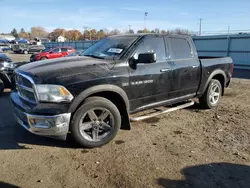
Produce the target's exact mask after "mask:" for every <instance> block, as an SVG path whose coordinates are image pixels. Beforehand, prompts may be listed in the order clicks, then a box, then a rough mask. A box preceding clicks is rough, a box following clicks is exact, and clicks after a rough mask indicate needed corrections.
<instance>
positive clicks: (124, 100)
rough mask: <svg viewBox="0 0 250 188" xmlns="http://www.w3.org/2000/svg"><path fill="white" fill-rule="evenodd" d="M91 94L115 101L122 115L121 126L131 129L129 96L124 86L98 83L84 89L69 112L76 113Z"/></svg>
mask: <svg viewBox="0 0 250 188" xmlns="http://www.w3.org/2000/svg"><path fill="white" fill-rule="evenodd" d="M91 96H100V97H104V98H106V99H108V100H110V101H111V102H113V103H114V104H115V105H116V107H117V108H118V110H119V112H120V114H121V116H122V126H121V128H122V129H126V130H130V121H129V109H130V107H129V100H128V96H127V94H126V93H125V91H124V90H123V89H122V88H120V87H118V86H115V85H109V84H105V85H98V86H93V87H91V88H88V89H86V90H84V91H83V92H81V93H80V94H79V95H78V96H77V97H76V98H75V99H74V100H73V102H72V103H71V105H70V108H69V112H71V113H74V112H75V111H76V110H77V109H78V108H79V107H80V106H81V105H82V104H83V102H84V100H85V99H86V98H88V97H91Z"/></svg>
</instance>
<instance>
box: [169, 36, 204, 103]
mask: <svg viewBox="0 0 250 188" xmlns="http://www.w3.org/2000/svg"><path fill="white" fill-rule="evenodd" d="M167 41H168V44H169V46H170V65H171V69H172V74H171V78H170V79H171V82H172V84H171V91H172V93H171V98H177V97H184V96H189V95H190V96H191V95H195V94H196V92H197V89H198V87H199V83H200V74H201V71H200V62H199V59H198V58H197V55H196V51H195V49H193V48H192V46H193V43H192V41H191V39H189V38H188V37H179V36H178V37H172V36H169V37H167Z"/></svg>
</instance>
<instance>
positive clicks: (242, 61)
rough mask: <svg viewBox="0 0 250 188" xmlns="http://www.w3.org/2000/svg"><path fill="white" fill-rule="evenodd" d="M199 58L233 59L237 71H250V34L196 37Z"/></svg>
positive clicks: (194, 38)
mask: <svg viewBox="0 0 250 188" xmlns="http://www.w3.org/2000/svg"><path fill="white" fill-rule="evenodd" d="M193 40H194V43H195V46H196V49H197V52H198V55H199V56H208V57H224V56H230V57H231V58H232V59H233V62H234V65H235V68H236V69H244V70H250V34H237V35H217V36H195V37H193Z"/></svg>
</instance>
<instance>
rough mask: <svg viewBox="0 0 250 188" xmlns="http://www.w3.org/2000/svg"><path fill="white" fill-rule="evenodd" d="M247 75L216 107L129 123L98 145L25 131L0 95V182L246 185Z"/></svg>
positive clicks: (201, 187) (249, 138)
mask: <svg viewBox="0 0 250 188" xmlns="http://www.w3.org/2000/svg"><path fill="white" fill-rule="evenodd" d="M249 177H250V80H241V79H233V81H232V84H231V85H230V88H229V89H226V91H225V96H224V97H223V98H222V101H221V103H220V105H219V107H218V108H217V109H215V110H199V109H198V108H197V107H196V106H194V107H192V108H189V109H184V110H179V111H176V112H172V113H169V114H166V115H162V116H158V117H155V118H152V119H150V120H147V121H143V122H137V123H132V130H130V131H125V130H121V131H120V132H119V133H118V135H117V137H116V138H115V139H114V141H112V142H111V143H109V144H108V145H105V146H103V147H101V148H95V149H84V148H77V146H76V145H75V144H74V143H73V142H72V141H71V139H70V138H69V139H68V140H67V141H65V142H63V141H57V140H53V139H49V138H44V137H40V136H35V135H32V134H30V133H28V132H26V131H25V130H23V129H22V128H21V127H20V126H19V125H18V124H17V123H16V122H15V120H14V117H13V114H12V110H11V106H10V102H9V93H8V92H6V93H5V94H4V96H1V97H0V187H8V186H9V187H11V186H13V187H14V186H17V187H25V188H26V187H27V188H29V187H30V188H34V187H73V188H77V187H79V188H80V187H98V188H99V187H108V188H113V187H129V188H130V187H131V188H134V187H143V188H145V187H159V188H160V187H166V188H174V187H175V188H183V187H184V188H193V187H194V188H249V187H250V178H249Z"/></svg>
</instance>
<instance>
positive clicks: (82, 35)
mask: <svg viewBox="0 0 250 188" xmlns="http://www.w3.org/2000/svg"><path fill="white" fill-rule="evenodd" d="M121 33H122V32H121V31H120V30H118V29H114V30H108V29H100V30H96V29H85V30H84V31H83V32H81V31H79V30H76V29H73V30H65V29H62V28H57V29H54V30H53V31H52V32H47V31H46V30H45V29H44V28H43V27H40V26H37V27H32V28H31V30H30V31H29V32H26V31H25V30H24V29H23V28H22V29H20V31H19V32H18V31H17V30H16V29H15V28H14V29H13V30H12V31H11V32H10V34H11V35H13V36H14V37H15V38H25V39H30V40H31V39H34V38H35V37H38V38H48V39H50V40H51V41H56V39H57V38H58V37H59V36H63V37H65V38H66V39H67V41H79V40H99V39H102V38H104V37H107V36H111V35H117V34H121ZM123 33H124V32H123ZM126 33H135V31H134V30H133V29H130V30H128V31H126ZM137 33H162V34H180V35H191V32H190V31H188V30H186V29H179V28H177V29H174V30H167V31H166V30H160V29H158V28H156V29H154V30H148V29H143V30H138V31H137Z"/></svg>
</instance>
